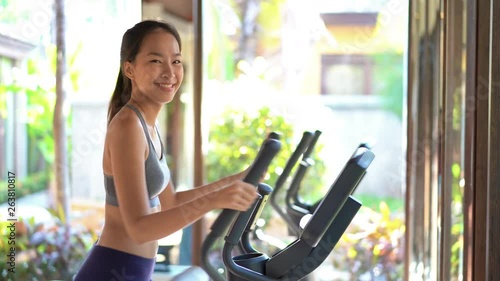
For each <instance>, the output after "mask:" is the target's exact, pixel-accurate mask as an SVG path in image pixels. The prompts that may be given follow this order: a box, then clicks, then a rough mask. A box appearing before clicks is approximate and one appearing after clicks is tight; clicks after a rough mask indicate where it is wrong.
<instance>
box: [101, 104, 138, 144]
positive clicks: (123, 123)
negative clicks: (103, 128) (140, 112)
mask: <svg viewBox="0 0 500 281" xmlns="http://www.w3.org/2000/svg"><path fill="white" fill-rule="evenodd" d="M142 135H144V130H143V128H142V125H141V122H140V120H139V118H138V117H137V115H136V114H135V112H133V111H132V110H129V109H127V108H125V107H124V108H122V109H121V110H120V111H118V112H117V113H116V115H115V116H114V117H113V119H112V120H111V122H109V125H108V129H107V132H106V136H107V137H108V138H109V137H111V138H114V137H118V138H123V137H124V136H127V138H141V136H142Z"/></svg>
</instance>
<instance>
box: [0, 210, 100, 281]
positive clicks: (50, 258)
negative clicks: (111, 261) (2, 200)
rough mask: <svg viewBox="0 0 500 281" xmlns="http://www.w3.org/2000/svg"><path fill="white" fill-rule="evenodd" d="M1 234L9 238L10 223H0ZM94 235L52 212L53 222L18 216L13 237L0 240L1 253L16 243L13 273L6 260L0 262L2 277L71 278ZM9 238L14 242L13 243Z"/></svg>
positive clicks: (14, 278)
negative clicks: (70, 224)
mask: <svg viewBox="0 0 500 281" xmlns="http://www.w3.org/2000/svg"><path fill="white" fill-rule="evenodd" d="M0 224H1V228H0V233H1V235H2V237H8V236H9V235H10V233H9V232H10V231H11V229H9V228H8V226H9V223H7V222H1V223H0ZM96 238H97V236H96V234H95V233H94V232H93V231H92V230H88V229H85V228H82V227H81V226H68V225H67V224H65V223H64V222H61V221H60V220H59V219H57V217H56V216H55V215H53V218H52V222H44V223H35V219H34V218H33V217H31V218H24V219H23V218H20V220H19V221H18V222H16V223H15V240H7V239H2V240H0V252H2V253H10V252H11V249H10V248H11V247H12V246H15V250H16V251H15V259H16V261H15V262H16V264H15V273H14V272H12V271H9V268H10V265H9V264H8V263H5V262H2V263H0V276H1V278H0V279H2V280H5V281H14V280H37V281H43V280H71V278H72V276H73V275H74V274H75V273H76V271H77V270H78V268H79V267H80V266H81V263H82V262H83V260H84V258H85V256H86V255H87V252H88V251H89V250H90V248H91V246H92V244H93V242H94V241H95V240H96ZM8 241H15V245H13V244H9V243H8Z"/></svg>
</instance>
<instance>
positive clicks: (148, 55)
mask: <svg viewBox="0 0 500 281" xmlns="http://www.w3.org/2000/svg"><path fill="white" fill-rule="evenodd" d="M181 59H182V56H181V40H180V37H179V34H178V32H177V30H176V29H175V27H173V26H172V25H170V24H167V23H164V22H159V21H143V22H140V23H138V24H136V25H135V26H134V27H132V28H131V29H129V30H127V32H125V34H124V35H123V39H122V46H121V52H120V72H119V74H118V81H117V84H116V88H115V91H114V93H113V96H112V98H111V101H110V104H109V109H108V130H107V133H106V140H105V145H104V155H103V171H104V176H105V182H104V183H105V184H104V185H105V189H106V205H105V222H104V226H103V229H102V233H101V236H100V238H99V240H98V241H97V243H96V244H95V245H94V246H93V248H92V250H91V251H90V253H89V255H88V257H87V259H86V260H85V262H84V264H83V265H82V267H81V268H80V270H79V272H78V273H77V274H76V276H75V279H74V280H76V281H81V280H106V281H109V280H145V281H147V280H150V278H151V274H152V272H153V268H154V263H155V256H156V253H157V250H158V243H157V240H158V239H161V238H163V237H165V236H167V235H169V234H172V233H174V232H176V231H178V230H180V229H182V228H184V227H186V226H188V225H189V224H191V223H193V222H195V221H196V220H198V219H199V218H201V217H202V216H203V215H204V214H206V213H207V212H209V211H211V210H213V209H220V208H227V209H234V210H238V211H245V210H247V209H248V208H249V207H250V206H251V204H252V203H253V202H254V200H255V199H256V198H257V193H256V191H255V187H254V186H252V185H250V184H247V183H245V182H243V181H242V180H241V179H242V178H243V176H244V172H242V173H239V174H236V175H233V176H229V177H226V178H223V179H221V180H219V181H217V182H214V183H211V184H207V185H204V186H201V187H198V188H195V189H192V190H188V191H183V192H174V188H173V186H172V182H171V181H170V173H169V170H168V167H167V164H166V161H165V155H164V148H163V145H162V142H161V139H160V136H159V133H158V130H157V126H156V118H157V116H158V113H159V112H160V110H161V108H162V107H163V106H164V105H165V104H166V103H168V102H170V101H171V100H172V99H173V97H174V95H175V93H176V92H177V90H178V89H179V86H180V84H181V82H182V78H183V66H182V61H181Z"/></svg>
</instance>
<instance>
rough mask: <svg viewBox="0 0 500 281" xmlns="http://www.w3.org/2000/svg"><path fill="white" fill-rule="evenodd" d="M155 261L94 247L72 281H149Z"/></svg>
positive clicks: (98, 246) (97, 246)
mask: <svg viewBox="0 0 500 281" xmlns="http://www.w3.org/2000/svg"><path fill="white" fill-rule="evenodd" d="M154 265H155V259H147V258H144V257H140V256H136V255H133V254H129V253H126V252H122V251H118V250H115V249H111V248H108V247H103V246H100V245H97V244H96V245H94V246H93V247H92V249H91V250H90V253H89V255H88V257H87V258H86V259H85V261H84V263H83V265H82V267H81V268H80V270H79V271H78V272H77V273H76V275H75V277H74V279H73V281H150V280H151V275H152V274H153V270H154Z"/></svg>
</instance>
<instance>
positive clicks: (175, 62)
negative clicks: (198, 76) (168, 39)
mask: <svg viewBox="0 0 500 281" xmlns="http://www.w3.org/2000/svg"><path fill="white" fill-rule="evenodd" d="M173 63H174V64H179V63H181V61H180V60H174V62H173Z"/></svg>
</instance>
